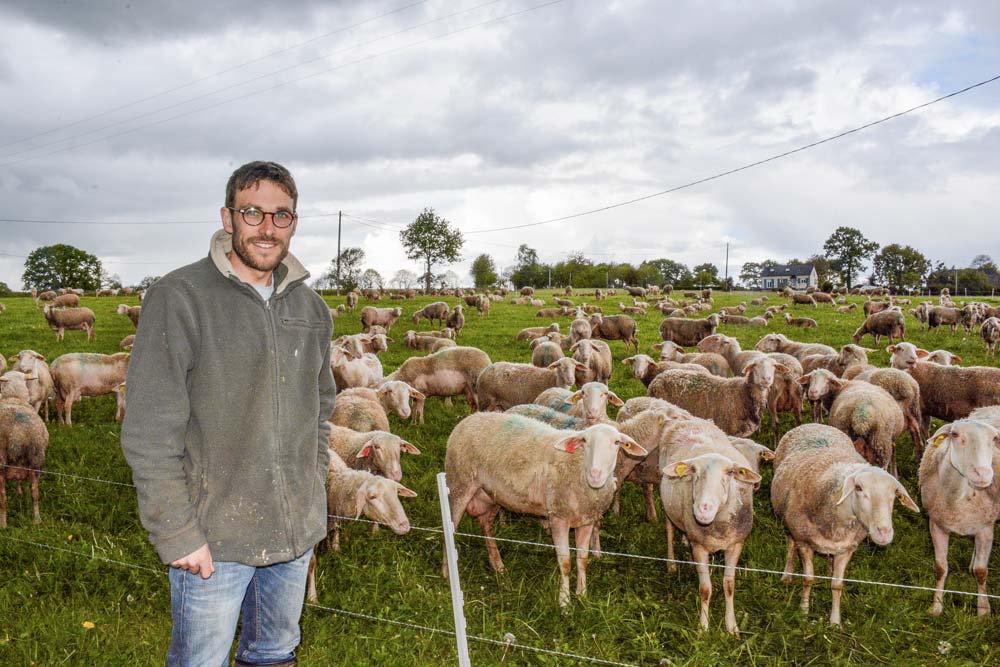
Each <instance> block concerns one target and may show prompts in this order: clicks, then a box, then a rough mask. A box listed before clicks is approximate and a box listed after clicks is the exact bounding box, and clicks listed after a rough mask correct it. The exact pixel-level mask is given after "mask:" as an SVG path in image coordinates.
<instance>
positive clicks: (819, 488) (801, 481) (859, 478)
mask: <svg viewBox="0 0 1000 667" xmlns="http://www.w3.org/2000/svg"><path fill="white" fill-rule="evenodd" d="M773 463H774V476H773V477H772V479H771V506H772V507H773V508H774V513H775V514H776V515H777V516H778V519H780V520H781V521H782V522H783V523H784V524H785V530H786V531H787V534H788V556H787V558H786V560H785V570H784V575H783V576H782V581H783V582H785V583H788V582H790V581H791V580H792V575H793V573H794V571H795V554H796V552H797V553H798V555H799V558H800V559H801V561H802V571H803V574H804V575H805V576H804V577H803V580H802V602H801V604H800V607H801V608H802V611H803V612H808V611H809V594H810V592H811V590H812V582H813V554H814V553H816V552H818V553H821V554H826V555H829V556H832V557H833V566H832V568H831V575H832V577H833V579H832V581H831V582H830V588H831V590H832V592H833V602H832V605H831V609H830V623H831V624H832V625H840V620H841V619H840V599H841V595H842V593H843V590H844V573H845V572H846V570H847V565H848V563H849V562H850V560H851V556H853V555H854V551H855V549H857V548H858V545H859V544H861V542H862V541H863V540H864V539H865V538H866V537H869V536H870V537H871V539H872V541H873V542H875V543H876V544H878V545H881V546H885V545H888V544H889V543H891V542H892V538H893V527H892V507H893V504H894V502H895V499H896V498H897V497H898V498H899V500H900V502H901V504H902V505H903V506H904V507H906V508H908V509H910V510H912V511H914V512H919V511H920V509H919V508H918V507H917V505H916V503H914V502H913V500H912V499H911V498H910V495H909V493H907V491H906V489H905V488H904V487H903V485H902V484H900V483H899V480H897V479H896V478H894V477H892V476H891V475H889V474H888V473H887V472H885V471H884V470H882V469H881V468H878V467H875V466H872V465H869V464H867V463H866V462H865V460H864V459H863V458H862V457H861V455H860V454H858V453H857V452H856V451H855V450H854V445H853V443H852V442H851V439H850V438H849V437H847V436H846V435H844V434H843V433H842V432H840V431H838V430H837V429H835V428H833V427H832V426H824V425H822V424H804V425H802V426H798V427H796V428H794V429H792V430H791V431H789V432H788V433H786V434H785V437H783V438H782V439H781V442H780V443H779V444H778V448H777V449H776V450H775V453H774V462H773Z"/></svg>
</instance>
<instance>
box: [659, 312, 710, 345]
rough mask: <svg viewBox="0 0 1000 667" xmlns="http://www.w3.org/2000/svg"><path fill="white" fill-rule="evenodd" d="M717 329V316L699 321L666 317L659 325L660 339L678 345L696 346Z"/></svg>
mask: <svg viewBox="0 0 1000 667" xmlns="http://www.w3.org/2000/svg"><path fill="white" fill-rule="evenodd" d="M718 327H719V316H718V315H715V314H712V315H709V316H708V317H706V318H704V319H700V320H688V319H684V318H680V317H667V318H665V319H664V320H663V322H661V323H660V338H661V339H662V340H664V341H670V342H674V343H677V344H678V345H697V344H698V343H699V342H700V341H701V339H702V338H705V337H707V336H711V335H712V334H714V333H715V330H716V329H717V328H718Z"/></svg>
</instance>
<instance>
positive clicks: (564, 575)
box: [549, 517, 589, 607]
mask: <svg viewBox="0 0 1000 667" xmlns="http://www.w3.org/2000/svg"><path fill="white" fill-rule="evenodd" d="M549 524H550V525H551V526H552V541H553V542H554V543H555V546H556V560H557V561H558V563H559V606H560V607H565V606H566V605H568V604H569V572H570V568H571V567H572V565H571V562H570V558H569V522H567V521H566V520H565V519H560V518H556V517H552V518H551V519H550V520H549ZM588 537H589V535H588Z"/></svg>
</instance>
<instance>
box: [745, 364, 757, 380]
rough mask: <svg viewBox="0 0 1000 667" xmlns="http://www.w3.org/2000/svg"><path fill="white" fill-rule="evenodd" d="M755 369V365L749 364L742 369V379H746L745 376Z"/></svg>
mask: <svg viewBox="0 0 1000 667" xmlns="http://www.w3.org/2000/svg"><path fill="white" fill-rule="evenodd" d="M755 367H756V364H755V363H750V364H747V367H746V368H744V369H743V373H742V375H743V376H744V377H746V376H747V375H750V374H751V373H753V369H754V368H755Z"/></svg>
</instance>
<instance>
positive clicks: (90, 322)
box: [42, 305, 97, 341]
mask: <svg viewBox="0 0 1000 667" xmlns="http://www.w3.org/2000/svg"><path fill="white" fill-rule="evenodd" d="M42 313H43V314H44V316H45V321H46V322H47V323H48V325H49V328H50V329H52V330H53V331H55V332H56V340H57V341H61V340H62V339H63V336H64V335H65V333H66V330H67V329H70V330H73V329H77V330H82V331H86V332H87V340H88V341H93V340H97V334H96V333H95V331H94V321H95V320H96V317H95V316H94V311H92V310H91V309H90V308H53V307H52V306H50V305H46V306H44V307H43V308H42Z"/></svg>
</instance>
